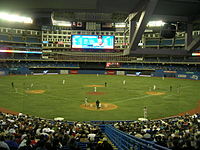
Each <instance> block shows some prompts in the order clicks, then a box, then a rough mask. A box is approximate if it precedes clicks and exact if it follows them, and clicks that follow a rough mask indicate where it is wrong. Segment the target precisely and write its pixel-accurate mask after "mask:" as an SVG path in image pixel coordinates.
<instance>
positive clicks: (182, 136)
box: [114, 114, 200, 150]
mask: <svg viewBox="0 0 200 150" xmlns="http://www.w3.org/2000/svg"><path fill="white" fill-rule="evenodd" d="M199 119H200V115H199V114H194V115H191V116H190V115H188V114H186V115H185V116H177V117H173V118H168V119H163V120H155V121H144V122H139V121H135V122H118V123H115V124H114V127H115V128H117V129H119V130H121V131H123V132H126V133H128V134H129V135H133V136H134V137H137V138H139V139H144V140H146V141H151V142H153V143H155V144H158V145H161V146H164V147H168V148H170V149H174V150H177V149H188V150H189V149H190V150H197V149H199V147H200V132H199V127H198V126H199Z"/></svg>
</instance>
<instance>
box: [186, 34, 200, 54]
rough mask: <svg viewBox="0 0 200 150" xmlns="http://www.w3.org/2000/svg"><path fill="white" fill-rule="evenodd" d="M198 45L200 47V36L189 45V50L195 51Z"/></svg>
mask: <svg viewBox="0 0 200 150" xmlns="http://www.w3.org/2000/svg"><path fill="white" fill-rule="evenodd" d="M198 47H200V37H198V38H195V39H194V40H193V41H192V42H191V43H190V45H188V47H187V50H188V51H194V50H196V49H197V48H198Z"/></svg>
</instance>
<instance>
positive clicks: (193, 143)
mask: <svg viewBox="0 0 200 150" xmlns="http://www.w3.org/2000/svg"><path fill="white" fill-rule="evenodd" d="M199 119H200V115H199V114H194V115H191V116H190V115H188V114H186V115H185V116H177V117H171V118H165V119H158V120H152V121H148V120H146V121H91V122H90V121H88V122H63V121H54V120H47V119H44V118H39V117H34V116H28V115H24V114H21V113H20V114H19V115H11V114H5V113H2V112H1V114H0V123H1V134H0V137H1V138H0V139H1V141H4V142H5V143H7V145H8V146H9V147H10V149H13V150H14V149H16V150H17V149H18V148H19V149H20V150H21V149H23V148H31V150H35V149H36V148H38V147H41V146H45V147H46V148H47V149H48V148H53V149H54V150H57V149H59V150H74V149H77V150H78V149H83V150H86V149H87V148H89V147H90V148H92V147H93V148H94V150H95V148H97V147H100V146H102V143H106V142H107V141H109V140H108V139H105V137H106V136H107V137H108V138H109V139H110V140H111V141H112V142H113V143H114V145H115V146H116V147H117V149H119V150H129V149H138V150H142V149H144V150H145V149H148V150H154V149H159V150H167V149H168V148H170V149H194V150H196V149H198V147H199V146H200V132H199V128H198V124H199ZM120 130H121V131H120ZM109 143H110V142H109ZM167 147H168V148H167ZM48 150H49V149H48ZM102 150H104V149H102Z"/></svg>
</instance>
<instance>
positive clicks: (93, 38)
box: [72, 35, 114, 49]
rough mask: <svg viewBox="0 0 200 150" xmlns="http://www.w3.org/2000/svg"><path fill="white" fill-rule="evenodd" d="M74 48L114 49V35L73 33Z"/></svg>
mask: <svg viewBox="0 0 200 150" xmlns="http://www.w3.org/2000/svg"><path fill="white" fill-rule="evenodd" d="M72 48H83V49H114V36H110V35H72Z"/></svg>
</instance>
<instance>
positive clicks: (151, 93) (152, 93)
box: [146, 91, 166, 95]
mask: <svg viewBox="0 0 200 150" xmlns="http://www.w3.org/2000/svg"><path fill="white" fill-rule="evenodd" d="M146 94H148V95H165V94H166V93H165V92H155V91H150V92H146Z"/></svg>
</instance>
